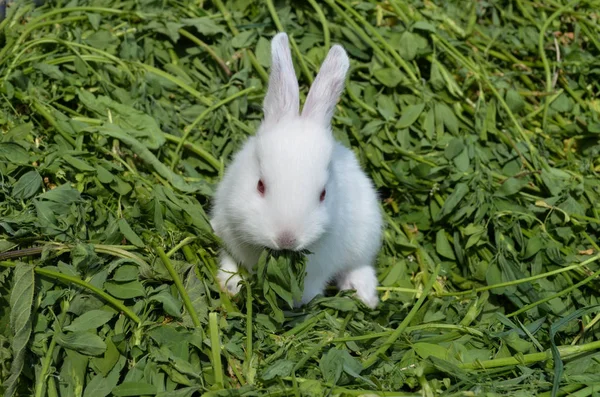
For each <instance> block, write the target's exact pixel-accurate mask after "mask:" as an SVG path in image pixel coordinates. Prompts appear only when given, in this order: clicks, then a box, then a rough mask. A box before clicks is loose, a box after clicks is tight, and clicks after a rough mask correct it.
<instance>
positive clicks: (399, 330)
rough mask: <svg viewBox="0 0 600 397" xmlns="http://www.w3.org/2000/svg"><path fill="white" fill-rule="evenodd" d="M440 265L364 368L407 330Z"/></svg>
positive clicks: (426, 295)
mask: <svg viewBox="0 0 600 397" xmlns="http://www.w3.org/2000/svg"><path fill="white" fill-rule="evenodd" d="M440 266H441V265H439V264H438V265H437V266H436V267H435V270H434V271H433V274H432V275H431V277H429V281H428V282H427V285H425V288H423V292H422V293H421V297H420V298H419V299H418V300H417V302H416V303H415V305H414V306H413V308H412V309H411V310H410V312H409V313H408V315H407V316H406V317H405V318H404V320H402V322H401V323H400V325H399V326H398V328H396V329H395V330H394V332H392V334H391V335H390V336H389V337H388V338H387V340H386V341H385V342H384V343H383V344H382V345H381V346H380V347H379V348H378V349H377V350H376V351H375V353H373V354H371V355H370V356H369V358H368V359H367V360H366V361H365V362H364V363H363V368H364V369H367V368H369V367H371V366H372V365H373V364H375V363H376V362H377V361H378V360H379V358H380V356H381V355H383V354H384V353H385V352H386V351H387V350H388V349H389V348H390V347H391V346H392V345H393V344H394V342H396V340H397V339H398V338H399V337H400V335H402V333H403V332H405V331H406V328H407V327H408V324H410V322H411V321H412V319H413V317H415V316H416V315H417V312H418V311H419V309H420V308H421V306H422V305H423V302H425V299H427V298H428V294H429V291H430V290H431V288H432V287H433V283H434V282H435V281H436V280H437V276H438V274H439V271H440Z"/></svg>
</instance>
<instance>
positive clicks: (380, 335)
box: [331, 323, 485, 343]
mask: <svg viewBox="0 0 600 397" xmlns="http://www.w3.org/2000/svg"><path fill="white" fill-rule="evenodd" d="M425 329H450V330H453V331H458V332H460V333H462V334H469V335H473V336H477V337H480V338H482V337H484V336H485V334H484V333H483V332H481V331H479V330H478V329H475V328H472V327H467V326H464V325H454V324H436V323H429V324H421V325H414V326H411V327H406V329H405V332H406V333H410V332H416V331H422V330H425ZM392 332H394V331H383V332H375V333H372V334H367V335H359V336H346V337H339V338H334V339H332V340H331V343H341V342H350V341H360V340H369V339H379V338H383V337H386V336H389V335H391V334H392Z"/></svg>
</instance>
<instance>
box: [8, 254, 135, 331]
mask: <svg viewBox="0 0 600 397" xmlns="http://www.w3.org/2000/svg"><path fill="white" fill-rule="evenodd" d="M0 266H4V267H16V265H15V264H14V263H12V262H0ZM33 270H34V271H35V272H36V273H37V274H39V275H41V276H46V277H50V278H54V279H57V280H60V281H62V282H64V283H65V284H68V283H72V284H76V285H79V286H80V287H83V288H85V289H88V290H90V291H92V292H93V293H95V294H96V295H98V296H99V297H101V298H102V299H104V300H105V301H107V302H108V303H110V304H111V305H112V306H114V307H115V308H116V309H118V310H119V311H121V312H123V313H124V314H125V315H127V317H129V318H130V319H131V320H133V321H134V322H135V323H136V324H137V325H141V323H142V320H140V318H139V317H138V316H137V315H136V314H135V313H134V312H133V311H132V310H131V309H129V308H128V307H126V306H125V305H124V304H123V303H121V302H120V301H118V300H116V299H115V298H113V297H112V296H110V295H108V294H107V293H106V292H104V291H102V290H101V289H99V288H96V287H94V286H93V285H91V284H89V283H86V282H85V281H83V280H81V279H79V278H76V277H73V276H69V275H66V274H63V273H59V272H55V271H52V270H47V269H44V268H40V267H36V268H34V269H33Z"/></svg>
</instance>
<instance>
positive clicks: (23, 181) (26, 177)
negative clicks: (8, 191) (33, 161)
mask: <svg viewBox="0 0 600 397" xmlns="http://www.w3.org/2000/svg"><path fill="white" fill-rule="evenodd" d="M41 187H42V177H41V176H40V174H39V173H38V172H37V171H36V170H33V171H29V172H27V173H25V174H23V176H22V177H21V178H19V180H18V181H17V183H15V184H14V186H13V190H12V196H13V197H14V198H16V199H17V200H24V199H28V198H30V197H33V196H35V194H36V193H37V192H38V191H39V190H40V189H41Z"/></svg>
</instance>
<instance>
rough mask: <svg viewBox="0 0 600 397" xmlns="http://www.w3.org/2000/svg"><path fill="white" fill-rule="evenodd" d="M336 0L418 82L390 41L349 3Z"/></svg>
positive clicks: (410, 68) (414, 81) (413, 80)
mask: <svg viewBox="0 0 600 397" xmlns="http://www.w3.org/2000/svg"><path fill="white" fill-rule="evenodd" d="M336 1H337V2H338V4H340V5H341V6H342V7H344V8H345V9H346V10H347V11H348V12H349V13H350V14H352V16H354V18H356V19H357V20H358V22H360V24H361V26H364V27H365V28H366V29H367V30H368V31H369V33H370V34H371V35H373V37H375V38H376V39H377V41H379V42H380V43H381V45H382V46H383V48H385V49H386V50H387V52H388V53H390V55H391V56H392V58H394V59H395V60H396V62H397V63H398V65H400V67H401V68H402V69H404V71H405V72H406V74H407V75H408V77H410V79H411V80H412V82H413V83H414V84H418V83H419V78H418V77H417V75H416V74H415V72H414V71H413V69H412V67H411V66H410V65H409V64H408V63H407V62H406V61H405V60H404V59H402V57H401V56H400V54H398V52H396V50H394V49H393V48H392V46H391V45H390V43H389V42H388V41H386V39H384V38H383V36H381V34H379V32H378V31H377V29H375V28H374V27H373V26H372V25H371V24H370V23H368V22H367V21H366V20H365V18H364V17H363V16H362V15H360V14H359V13H358V12H357V11H356V10H355V9H354V8H352V7H351V6H350V5H348V4H346V3H345V2H344V1H342V0H336Z"/></svg>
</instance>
